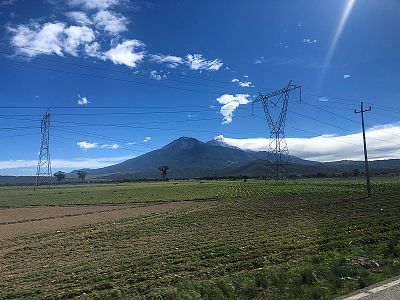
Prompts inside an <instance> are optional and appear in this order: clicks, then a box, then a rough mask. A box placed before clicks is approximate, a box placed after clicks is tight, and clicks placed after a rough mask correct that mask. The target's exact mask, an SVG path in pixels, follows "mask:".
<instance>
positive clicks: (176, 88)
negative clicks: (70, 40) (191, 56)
mask: <svg viewBox="0 0 400 300" xmlns="http://www.w3.org/2000/svg"><path fill="white" fill-rule="evenodd" d="M0 63H1V64H9V65H16V66H20V67H24V68H37V69H40V70H46V71H52V72H58V73H65V74H72V75H79V76H87V77H92V78H101V79H108V80H113V81H120V82H126V83H135V84H142V85H148V86H156V87H162V88H168V89H175V90H181V91H187V92H194V93H205V94H214V95H219V94H221V92H218V93H217V92H215V91H205V90H194V89H188V88H182V87H176V86H168V85H161V84H157V83H151V82H143V81H136V80H129V79H122V78H114V77H110V76H102V75H94V74H87V73H80V72H72V71H65V70H60V69H53V68H46V67H42V66H32V65H31V64H30V65H25V64H19V63H15V62H9V61H4V60H3V61H0Z"/></svg>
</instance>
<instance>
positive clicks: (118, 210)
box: [0, 201, 205, 241]
mask: <svg viewBox="0 0 400 300" xmlns="http://www.w3.org/2000/svg"><path fill="white" fill-rule="evenodd" d="M204 203H205V202H195V201H181V202H170V203H157V204H132V205H88V206H82V205H78V206H64V207H63V206H38V207H20V208H0V241H1V240H7V239H12V238H16V237H20V236H23V235H29V234H35V233H43V232H50V231H57V230H63V229H67V228H72V227H78V226H82V225H88V224H95V223H99V222H104V221H112V220H119V219H124V218H130V217H137V216H140V215H144V214H150V213H163V212H168V211H172V210H176V209H179V208H188V207H193V208H195V207H198V206H202V205H204Z"/></svg>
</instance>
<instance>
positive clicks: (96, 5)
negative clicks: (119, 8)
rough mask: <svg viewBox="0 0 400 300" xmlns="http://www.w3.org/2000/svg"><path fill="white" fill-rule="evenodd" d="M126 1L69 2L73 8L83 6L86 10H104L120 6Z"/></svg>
mask: <svg viewBox="0 0 400 300" xmlns="http://www.w3.org/2000/svg"><path fill="white" fill-rule="evenodd" d="M122 2H124V1H121V0H67V3H68V5H69V6H71V7H76V6H81V7H83V8H86V9H98V10H103V9H107V8H110V7H112V6H115V5H118V4H120V3H122Z"/></svg>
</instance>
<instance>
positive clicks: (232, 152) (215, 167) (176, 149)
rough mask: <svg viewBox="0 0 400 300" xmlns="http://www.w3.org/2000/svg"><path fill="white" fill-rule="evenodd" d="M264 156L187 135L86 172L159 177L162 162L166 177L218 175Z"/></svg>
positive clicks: (91, 173) (296, 158)
mask: <svg viewBox="0 0 400 300" xmlns="http://www.w3.org/2000/svg"><path fill="white" fill-rule="evenodd" d="M266 157H267V153H266V152H256V151H245V150H241V149H239V148H237V147H232V146H229V145H226V144H222V143H221V142H220V141H218V140H215V139H214V140H211V141H209V142H206V143H205V142H201V141H199V140H197V139H194V138H191V137H180V138H179V139H177V140H174V141H173V142H171V143H169V144H168V145H166V146H164V147H162V148H161V149H158V150H154V151H151V152H149V153H146V154H143V155H141V156H138V157H135V158H132V159H129V160H126V161H124V162H122V163H119V164H116V165H112V166H108V167H104V168H100V169H95V170H87V172H88V174H89V175H92V176H100V175H101V176H104V175H113V177H129V178H160V172H159V171H158V167H159V166H161V165H166V166H168V167H169V170H168V177H170V178H193V177H201V176H222V175H223V174H225V173H226V172H225V170H233V169H236V168H239V167H241V166H243V165H246V164H250V163H252V162H254V161H257V160H262V159H264V160H265V159H266ZM290 160H291V161H292V162H295V163H299V164H312V163H313V162H310V161H306V160H303V159H300V158H298V157H294V156H290Z"/></svg>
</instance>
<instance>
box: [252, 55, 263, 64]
mask: <svg viewBox="0 0 400 300" xmlns="http://www.w3.org/2000/svg"><path fill="white" fill-rule="evenodd" d="M264 61H265V58H264V56H260V57H259V58H257V59H256V60H255V61H254V64H256V65H259V64H262V63H264Z"/></svg>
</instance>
